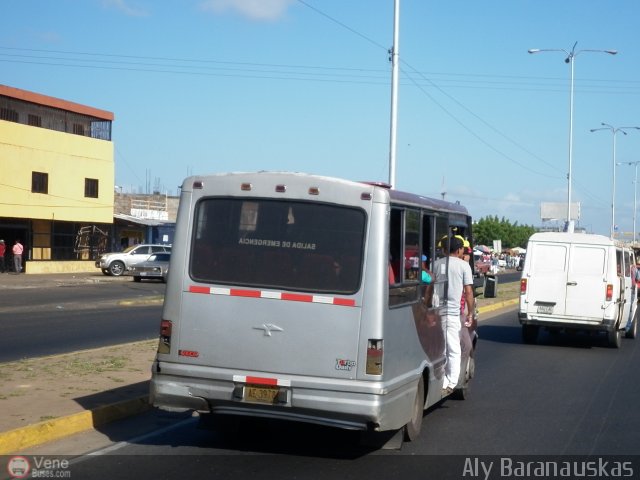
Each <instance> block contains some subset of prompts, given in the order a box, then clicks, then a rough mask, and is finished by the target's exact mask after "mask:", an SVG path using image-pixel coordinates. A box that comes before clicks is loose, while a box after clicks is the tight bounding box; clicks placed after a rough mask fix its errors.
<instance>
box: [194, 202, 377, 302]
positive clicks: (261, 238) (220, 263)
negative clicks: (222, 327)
mask: <svg viewBox="0 0 640 480" xmlns="http://www.w3.org/2000/svg"><path fill="white" fill-rule="evenodd" d="M365 225H366V214H365V212H364V210H362V209H358V208H351V207H341V206H335V205H328V204H320V203H310V202H301V201H288V200H268V199H255V198H252V199H250V200H249V199H241V198H207V199H203V200H201V201H200V202H199V203H198V204H197V205H196V210H195V217H194V226H193V231H194V234H193V245H192V249H191V257H190V261H189V266H190V272H191V277H192V278H193V279H194V280H197V281H200V282H206V283H222V284H232V285H246V286H254V287H267V288H282V289H290V290H301V291H314V292H335V293H342V294H350V293H355V292H356V291H357V290H358V289H359V286H360V280H361V272H362V259H363V251H364V234H365Z"/></svg>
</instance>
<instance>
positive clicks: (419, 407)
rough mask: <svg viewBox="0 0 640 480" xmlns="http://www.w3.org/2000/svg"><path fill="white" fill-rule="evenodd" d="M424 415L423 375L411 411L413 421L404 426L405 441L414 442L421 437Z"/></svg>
mask: <svg viewBox="0 0 640 480" xmlns="http://www.w3.org/2000/svg"><path fill="white" fill-rule="evenodd" d="M423 415H424V377H423V376H422V375H421V376H420V380H419V381H418V389H417V391H416V397H415V399H414V401H413V408H412V410H411V420H409V423H407V424H406V425H405V426H404V440H405V441H406V442H413V441H415V440H417V438H418V437H419V436H420V430H421V429H422V416H423Z"/></svg>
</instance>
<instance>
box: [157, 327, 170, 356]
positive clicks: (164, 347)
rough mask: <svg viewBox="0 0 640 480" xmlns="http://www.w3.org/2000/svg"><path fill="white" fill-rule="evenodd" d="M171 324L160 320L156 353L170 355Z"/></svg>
mask: <svg viewBox="0 0 640 480" xmlns="http://www.w3.org/2000/svg"><path fill="white" fill-rule="evenodd" d="M172 328H173V322H171V320H162V321H161V322H160V339H159V340H158V353H165V354H168V353H171V330H172Z"/></svg>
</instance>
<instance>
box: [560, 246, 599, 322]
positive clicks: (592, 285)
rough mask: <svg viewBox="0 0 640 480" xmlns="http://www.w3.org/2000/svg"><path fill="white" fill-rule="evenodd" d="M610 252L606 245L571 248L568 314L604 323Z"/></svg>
mask: <svg viewBox="0 0 640 480" xmlns="http://www.w3.org/2000/svg"><path fill="white" fill-rule="evenodd" d="M608 251H609V247H607V246H606V245H581V244H573V245H571V249H570V252H569V271H568V276H567V285H566V292H567V300H566V309H565V315H567V316H569V317H572V318H584V319H587V318H588V319H596V320H599V321H602V318H603V313H604V311H603V306H604V302H605V294H606V268H607V261H608V260H609V259H608V258H607V253H608Z"/></svg>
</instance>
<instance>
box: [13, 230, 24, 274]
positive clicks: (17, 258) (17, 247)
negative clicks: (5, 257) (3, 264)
mask: <svg viewBox="0 0 640 480" xmlns="http://www.w3.org/2000/svg"><path fill="white" fill-rule="evenodd" d="M12 251H13V266H14V267H15V270H16V273H20V272H22V252H23V251H24V247H23V246H22V244H21V243H20V239H19V238H16V241H15V243H14V244H13V250H12Z"/></svg>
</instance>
